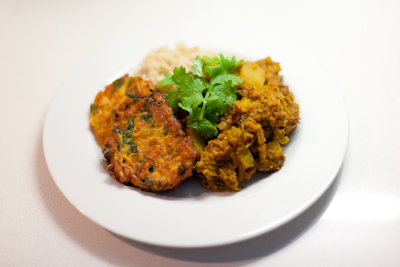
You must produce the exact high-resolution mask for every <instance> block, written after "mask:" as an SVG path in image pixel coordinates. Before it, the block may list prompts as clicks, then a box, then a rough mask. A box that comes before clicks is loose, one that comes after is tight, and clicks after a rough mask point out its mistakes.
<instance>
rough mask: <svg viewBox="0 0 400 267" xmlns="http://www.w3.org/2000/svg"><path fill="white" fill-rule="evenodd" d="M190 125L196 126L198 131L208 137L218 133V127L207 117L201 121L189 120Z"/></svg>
mask: <svg viewBox="0 0 400 267" xmlns="http://www.w3.org/2000/svg"><path fill="white" fill-rule="evenodd" d="M188 126H189V127H193V128H195V129H196V131H197V132H199V133H200V134H201V135H202V136H204V138H207V139H208V138H210V137H211V136H213V135H217V134H218V130H217V128H216V127H215V126H214V125H213V124H212V123H211V122H210V121H209V120H207V119H206V118H203V119H202V120H201V121H198V120H196V121H191V122H190V121H189V123H188Z"/></svg>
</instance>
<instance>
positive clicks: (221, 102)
mask: <svg viewBox="0 0 400 267" xmlns="http://www.w3.org/2000/svg"><path fill="white" fill-rule="evenodd" d="M192 62H193V65H192V69H193V72H190V71H189V72H186V69H185V68H184V67H179V68H175V69H174V74H173V75H170V74H169V73H166V74H165V77H166V78H165V79H164V80H162V81H160V82H158V84H159V85H160V86H165V85H170V84H172V85H174V86H176V87H177V89H176V90H174V91H171V92H168V93H167V100H168V104H169V105H170V106H171V107H172V108H173V109H174V110H176V109H177V108H178V107H180V108H182V109H184V110H186V111H187V112H189V122H188V124H187V126H188V127H193V128H194V129H196V131H197V132H198V133H200V134H201V135H202V136H204V137H205V138H207V139H208V138H210V137H211V136H216V135H217V134H218V130H217V122H218V116H219V115H221V114H223V113H225V112H226V111H227V108H228V107H230V106H232V105H233V104H234V103H235V102H236V97H237V96H236V94H237V93H238V91H237V90H236V88H235V86H236V85H237V84H239V83H242V82H243V81H242V79H240V77H238V76H236V75H234V74H232V73H233V72H234V71H235V69H236V67H237V66H238V65H240V64H242V63H243V61H242V60H241V61H237V60H236V58H235V57H226V58H225V57H224V56H223V55H222V54H219V58H218V57H214V58H210V57H203V58H200V57H199V56H197V57H196V59H194V60H192Z"/></svg>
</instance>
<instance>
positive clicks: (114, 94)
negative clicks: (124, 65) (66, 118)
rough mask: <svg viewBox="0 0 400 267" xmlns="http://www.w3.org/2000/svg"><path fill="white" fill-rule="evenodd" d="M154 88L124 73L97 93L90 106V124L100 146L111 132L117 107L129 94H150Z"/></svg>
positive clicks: (146, 82) (150, 83) (152, 85)
mask: <svg viewBox="0 0 400 267" xmlns="http://www.w3.org/2000/svg"><path fill="white" fill-rule="evenodd" d="M155 88H156V86H155V85H154V84H153V83H152V82H149V81H145V80H142V79H140V78H137V77H129V76H128V75H125V76H124V77H122V78H120V79H117V80H115V81H114V82H113V83H111V84H110V85H108V86H107V87H106V89H105V90H104V91H102V92H100V93H98V94H97V96H96V99H95V100H94V103H93V104H92V105H91V106H90V111H91V112H90V113H91V117H90V124H91V125H92V127H93V129H94V132H95V135H96V138H97V141H98V142H99V144H100V146H101V147H103V146H104V140H105V139H106V137H107V136H108V135H109V134H110V132H111V129H112V125H113V122H114V113H115V111H116V110H117V108H118V107H119V106H120V105H121V104H122V103H124V102H125V101H127V100H128V99H129V96H133V95H135V94H141V95H143V96H150V95H151V92H150V89H155Z"/></svg>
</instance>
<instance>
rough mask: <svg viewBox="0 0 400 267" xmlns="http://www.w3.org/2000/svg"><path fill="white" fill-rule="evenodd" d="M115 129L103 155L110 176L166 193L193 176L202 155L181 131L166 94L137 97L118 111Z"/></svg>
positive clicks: (126, 182) (147, 189)
mask: <svg viewBox="0 0 400 267" xmlns="http://www.w3.org/2000/svg"><path fill="white" fill-rule="evenodd" d="M112 127H113V128H112V131H111V133H110V134H109V136H108V137H107V138H106V140H105V146H104V156H105V158H106V160H107V162H108V164H109V165H108V170H109V172H110V174H111V175H112V176H113V177H114V178H115V179H117V180H118V181H120V182H121V183H124V184H133V185H135V186H137V187H140V188H141V189H143V190H145V191H165V190H168V189H174V188H176V187H177V186H178V185H179V184H180V183H181V182H182V181H184V180H185V179H186V178H188V177H190V176H192V171H193V166H194V163H195V160H197V159H198V158H199V156H200V153H199V151H198V150H197V149H196V148H195V147H194V146H193V143H192V140H191V139H190V137H188V136H186V134H185V133H184V132H183V131H182V125H181V123H180V121H178V120H177V119H176V118H175V117H174V115H173V114H172V109H171V107H170V106H169V105H168V104H167V101H166V98H165V95H163V94H160V93H156V92H154V93H153V94H152V95H151V96H150V97H146V96H141V95H135V96H134V97H133V98H132V99H130V100H128V101H126V102H124V103H123V104H122V105H121V106H120V107H119V108H118V109H117V111H116V113H115V122H114V124H113V126H112Z"/></svg>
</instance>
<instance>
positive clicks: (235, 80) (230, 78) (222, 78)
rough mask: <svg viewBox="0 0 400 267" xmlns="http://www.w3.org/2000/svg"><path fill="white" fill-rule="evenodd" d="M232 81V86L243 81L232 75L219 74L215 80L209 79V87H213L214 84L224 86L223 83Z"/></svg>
mask: <svg viewBox="0 0 400 267" xmlns="http://www.w3.org/2000/svg"><path fill="white" fill-rule="evenodd" d="M229 81H232V83H233V84H232V86H235V85H237V83H242V82H243V80H242V79H240V77H238V76H236V75H233V74H221V75H218V76H217V77H215V78H211V81H210V86H211V87H213V86H214V85H216V84H224V82H229Z"/></svg>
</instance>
